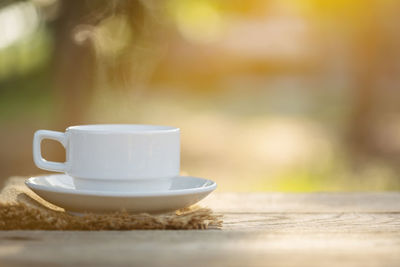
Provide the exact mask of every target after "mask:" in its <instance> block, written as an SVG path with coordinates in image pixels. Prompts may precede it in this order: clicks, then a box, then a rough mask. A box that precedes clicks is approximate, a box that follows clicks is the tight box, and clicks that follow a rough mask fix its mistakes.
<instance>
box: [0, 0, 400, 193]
mask: <svg viewBox="0 0 400 267" xmlns="http://www.w3.org/2000/svg"><path fill="white" fill-rule="evenodd" d="M399 11H400V2H399V1H397V0H375V1H371V0H362V1H361V0H353V1H347V0H325V1H320V0H249V1H238V0H233V1H232V0H230V1H228V0H162V1H160V0H158V1H157V0H154V1H150V0H130V1H128V0H127V1H123V0H111V1H106V0H85V1H67V0H26V1H17V0H1V1H0V148H1V149H0V182H4V180H5V179H6V178H7V177H9V176H12V175H35V174H39V173H43V171H41V170H39V169H38V168H36V167H35V166H34V163H33V160H32V155H31V154H32V152H31V150H32V145H31V143H32V138H33V133H34V132H35V130H38V129H50V130H58V131H64V129H65V128H66V127H67V126H70V125H77V124H90V123H145V124H161V125H171V126H177V127H180V128H181V133H182V170H183V172H184V173H185V174H190V175H193V176H200V177H207V178H210V179H213V180H215V181H216V182H218V183H219V190H220V191H380V190H400V177H399V174H400V90H399V89H400V88H399V84H400V81H399V80H400V75H399V74H400V49H399V48H400V16H398V14H399ZM43 150H44V155H45V157H46V158H47V159H50V160H58V161H63V160H64V159H65V156H64V150H63V148H62V147H61V145H60V144H57V143H56V142H52V141H48V142H47V141H46V142H45V143H44V144H43Z"/></svg>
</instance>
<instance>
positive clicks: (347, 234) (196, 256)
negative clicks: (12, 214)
mask: <svg viewBox="0 0 400 267" xmlns="http://www.w3.org/2000/svg"><path fill="white" fill-rule="evenodd" d="M202 204H203V205H207V206H209V207H212V208H213V209H214V210H215V211H217V212H221V213H223V214H224V216H225V218H224V221H225V223H224V227H223V229H222V230H205V231H202V230H198V231H170V230H169V231H113V232H105V231H104V232H58V231H55V232H52V231H48V232H43V231H3V232H0V265H1V266H3V265H7V264H9V265H25V264H29V265H30V266H44V265H55V264H58V265H71V266H72V265H81V264H86V265H93V266H110V265H111V264H113V265H132V266H190V267H194V266H288V265H289V266H400V193H314V194H279V193H272V194H271V193H250V194H247V193H215V194H213V195H211V196H210V197H208V198H207V199H206V200H205V201H203V202H202Z"/></svg>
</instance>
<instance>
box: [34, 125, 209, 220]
mask: <svg viewBox="0 0 400 267" xmlns="http://www.w3.org/2000/svg"><path fill="white" fill-rule="evenodd" d="M44 139H52V140H56V141H58V142H60V143H61V144H62V145H63V146H64V148H65V150H66V161H65V162H52V161H47V160H45V159H44V158H43V157H42V155H41V142H42V140H44ZM33 158H34V162H35V164H36V165H37V166H38V167H39V168H41V169H44V170H49V171H56V172H64V173H65V174H64V175H50V176H43V177H32V178H30V179H28V180H27V182H26V184H27V186H28V187H30V188H31V189H32V190H33V191H35V192H36V193H37V194H39V196H41V197H42V198H44V199H45V200H48V201H49V202H51V203H53V204H55V205H58V206H60V207H63V208H65V209H66V210H68V211H72V212H83V211H88V212H110V211H116V210H121V209H124V210H128V211H133V212H161V211H169V210H174V209H179V208H183V207H186V206H188V205H191V204H194V203H196V202H197V201H199V200H201V199H202V198H204V197H205V196H207V195H208V194H209V193H210V192H212V191H213V190H214V189H215V188H216V184H215V182H212V181H210V180H207V179H203V178H196V177H182V176H179V172H180V130H179V128H175V127H169V126H155V125H136V124H97V125H80V126H72V127H69V128H67V129H66V131H65V132H55V131H48V130H39V131H37V132H36V133H35V135H34V140H33ZM168 202H169V204H168Z"/></svg>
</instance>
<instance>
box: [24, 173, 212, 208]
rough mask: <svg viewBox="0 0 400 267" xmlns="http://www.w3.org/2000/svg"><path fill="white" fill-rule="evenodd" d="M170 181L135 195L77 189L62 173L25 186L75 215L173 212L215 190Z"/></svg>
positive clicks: (201, 183)
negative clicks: (164, 188)
mask: <svg viewBox="0 0 400 267" xmlns="http://www.w3.org/2000/svg"><path fill="white" fill-rule="evenodd" d="M171 180H172V183H171V186H170V188H169V189H166V190H160V191H144V190H143V191H136V192H117V191H101V190H97V191H95V190H82V189H77V188H76V187H75V185H74V183H73V178H72V177H70V176H68V175H65V174H58V175H49V176H38V177H32V178H29V179H28V180H26V181H25V184H26V185H27V186H28V187H29V188H30V189H32V190H33V191H34V192H35V193H36V194H38V195H39V196H40V197H41V198H43V199H44V200H46V201H48V202H50V203H52V204H54V205H56V206H59V207H61V208H64V209H65V210H66V211H69V212H78V213H81V212H94V213H105V212H114V211H118V210H126V211H129V212H149V213H157V212H166V211H174V210H177V209H180V208H185V207H188V206H190V205H193V204H195V203H196V202H198V201H200V200H201V199H203V198H205V197H206V196H207V195H208V194H210V193H211V192H212V191H214V190H215V188H216V187H217V184H216V183H215V182H213V181H211V180H207V179H203V178H197V177H191V176H179V177H175V178H171Z"/></svg>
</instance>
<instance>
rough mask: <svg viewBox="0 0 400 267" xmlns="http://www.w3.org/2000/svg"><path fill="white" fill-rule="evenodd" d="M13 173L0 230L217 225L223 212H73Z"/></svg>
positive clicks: (2, 200) (0, 206)
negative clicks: (39, 192)
mask: <svg viewBox="0 0 400 267" xmlns="http://www.w3.org/2000/svg"><path fill="white" fill-rule="evenodd" d="M24 180H25V178H22V177H12V178H10V179H9V180H8V181H7V182H6V183H5V187H4V188H3V190H2V191H1V193H0V230H89V231H90V230H133V229H149V230H150V229H207V228H214V229H215V228H220V227H221V225H222V218H221V217H222V216H221V215H218V214H214V213H213V212H212V211H211V210H210V209H207V208H201V207H198V206H194V207H189V208H186V209H182V210H178V211H176V212H172V213H165V214H157V215H150V214H146V213H141V214H130V213H127V212H123V211H121V212H115V213H112V214H91V213H88V214H85V215H84V216H74V215H70V214H69V213H66V212H65V211H64V209H62V208H59V207H57V206H54V205H52V204H50V203H48V202H47V201H45V200H43V199H42V198H40V197H39V196H38V195H36V194H35V193H34V192H33V191H31V190H30V189H29V188H28V187H26V186H25V184H24Z"/></svg>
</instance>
